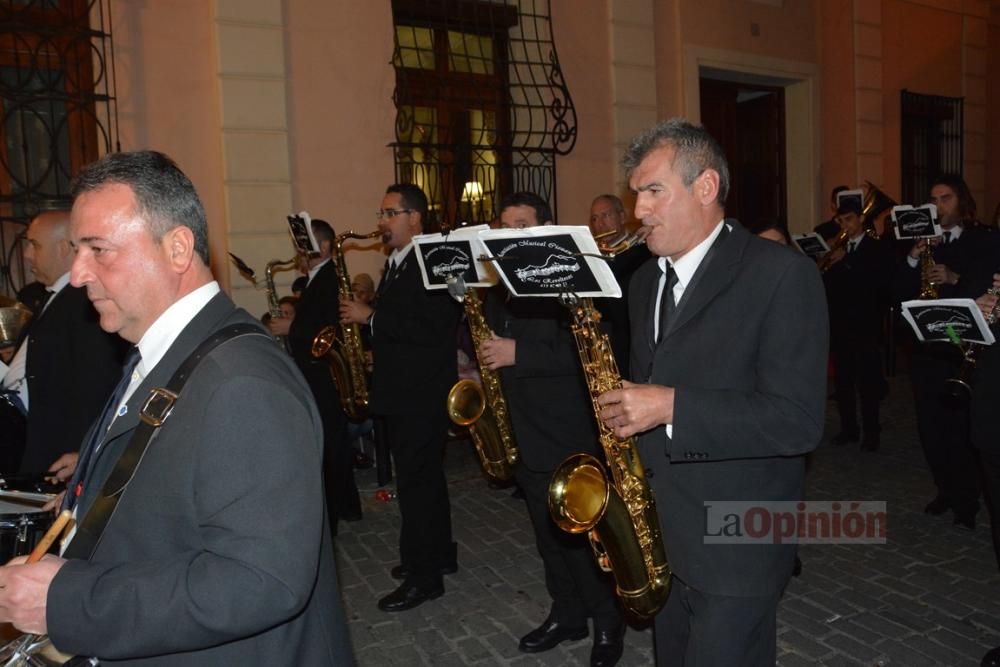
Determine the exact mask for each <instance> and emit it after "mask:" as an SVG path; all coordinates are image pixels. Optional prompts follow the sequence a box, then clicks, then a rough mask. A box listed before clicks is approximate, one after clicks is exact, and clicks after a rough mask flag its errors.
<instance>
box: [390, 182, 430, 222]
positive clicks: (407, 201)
mask: <svg viewBox="0 0 1000 667" xmlns="http://www.w3.org/2000/svg"><path fill="white" fill-rule="evenodd" d="M385 193H386V194H387V195H389V194H393V193H396V194H398V195H399V200H400V201H401V202H403V206H405V207H406V208H411V209H413V210H414V211H416V212H417V213H419V214H420V227H421V229H422V230H423V231H427V224H428V222H429V221H428V220H427V195H426V194H424V191H423V190H421V189H420V187H419V186H416V185H414V184H413V183H393V184H392V185H390V186H389V187H387V188H386V189H385Z"/></svg>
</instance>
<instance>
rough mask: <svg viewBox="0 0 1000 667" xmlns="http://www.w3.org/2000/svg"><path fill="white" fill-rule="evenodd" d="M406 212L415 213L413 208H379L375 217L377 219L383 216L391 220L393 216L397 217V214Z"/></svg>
mask: <svg viewBox="0 0 1000 667" xmlns="http://www.w3.org/2000/svg"><path fill="white" fill-rule="evenodd" d="M404 213H413V209H412V208H384V209H379V210H377V211H375V219H376V220H382V219H383V218H387V219H389V220H391V219H392V218H395V217H396V216H397V215H403V214H404Z"/></svg>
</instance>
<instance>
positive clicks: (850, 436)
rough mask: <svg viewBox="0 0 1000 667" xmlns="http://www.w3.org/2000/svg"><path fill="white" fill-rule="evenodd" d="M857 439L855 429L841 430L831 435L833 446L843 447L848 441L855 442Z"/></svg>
mask: <svg viewBox="0 0 1000 667" xmlns="http://www.w3.org/2000/svg"><path fill="white" fill-rule="evenodd" d="M857 441H858V432H857V431H841V432H840V433H838V434H837V435H835V436H833V441H832V442H833V446H834V447H843V446H844V445H846V444H847V443H849V442H857Z"/></svg>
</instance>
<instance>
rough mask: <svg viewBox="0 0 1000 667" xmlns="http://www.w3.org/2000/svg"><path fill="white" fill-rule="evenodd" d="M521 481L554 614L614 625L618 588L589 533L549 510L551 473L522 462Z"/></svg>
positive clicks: (573, 622) (564, 619)
mask: <svg viewBox="0 0 1000 667" xmlns="http://www.w3.org/2000/svg"><path fill="white" fill-rule="evenodd" d="M515 477H516V478H517V483H518V484H519V485H520V486H521V490H523V491H524V497H525V501H526V502H527V504H528V515H529V517H530V518H531V525H532V527H533V528H534V529H535V544H536V546H537V547H538V553H539V555H540V556H541V557H542V564H543V565H544V568H545V587H546V588H547V589H548V591H549V595H550V596H551V597H552V610H551V612H550V616H551V618H552V619H553V620H555V621H557V622H559V623H562V624H564V625H566V626H568V627H582V626H585V625H586V624H587V619H588V618H593V619H594V629H595V630H613V629H615V628H617V627H618V626H619V624H620V623H621V612H620V611H619V610H618V605H617V603H616V601H615V596H614V592H613V586H614V579H613V577H612V576H611V575H610V574H605V573H602V572H601V571H600V569H599V568H598V567H597V562H596V560H595V559H594V553H593V550H592V549H591V548H590V544H589V540H588V539H587V536H586V535H570V534H569V533H567V532H565V531H563V530H561V529H560V528H559V527H558V526H557V525H556V524H555V523H554V522H553V521H552V517H551V516H550V515H549V504H548V493H549V480H550V479H551V477H552V473H551V472H535V471H532V470H528V469H527V468H525V467H524V466H523V465H519V466H518V467H517V469H516V471H515Z"/></svg>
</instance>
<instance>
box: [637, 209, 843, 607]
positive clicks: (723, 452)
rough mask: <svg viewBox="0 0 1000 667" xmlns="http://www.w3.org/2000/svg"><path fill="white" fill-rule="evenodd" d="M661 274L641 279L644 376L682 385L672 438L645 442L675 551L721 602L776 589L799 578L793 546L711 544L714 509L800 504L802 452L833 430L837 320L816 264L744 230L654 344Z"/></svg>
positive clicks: (706, 268) (697, 583) (677, 561)
mask: <svg viewBox="0 0 1000 667" xmlns="http://www.w3.org/2000/svg"><path fill="white" fill-rule="evenodd" d="M659 276H660V271H659V268H658V266H657V265H656V262H649V263H647V264H645V265H643V267H642V268H640V269H639V270H638V271H637V272H636V274H635V275H634V276H633V278H632V284H631V289H630V295H629V298H630V302H629V311H630V319H631V321H632V350H631V354H632V362H631V371H632V377H633V379H634V380H635V381H637V382H651V383H653V384H659V385H666V386H669V387H675V388H676V394H675V399H674V421H673V438H667V435H666V431H665V429H664V428H662V427H658V428H655V429H653V430H651V431H647V432H646V433H643V434H642V435H641V437H640V440H639V447H640V452H641V456H642V460H643V463H644V464H645V465H646V466H647V467H648V468H649V469H650V470H651V472H652V477H651V479H650V483H651V485H652V487H653V490H654V492H655V495H656V501H657V505H658V510H659V516H660V524H661V528H662V531H663V539H664V544H665V546H666V550H667V556H668V558H669V560H670V564H671V567H672V568H673V571H674V573H675V574H676V575H677V576H678V577H679V578H680V579H682V580H683V581H685V582H686V583H687V584H688V585H690V586H692V587H694V588H696V589H698V590H701V591H704V592H707V593H714V594H719V595H769V594H773V593H775V592H777V591H778V590H780V589H781V587H782V586H783V585H784V584H785V582H787V580H788V577H789V576H790V574H791V569H792V561H793V558H794V555H795V549H794V547H791V546H768V545H746V544H742V545H736V544H705V543H704V538H705V533H706V530H707V529H709V528H711V527H709V526H706V519H705V517H706V507H705V503H706V502H711V501H740V502H746V503H748V504H750V505H752V504H757V503H760V502H767V501H783V500H784V501H794V500H799V499H800V498H801V497H802V491H803V477H804V470H805V466H804V461H805V457H804V456H803V455H804V454H806V453H807V452H809V451H811V450H813V449H814V448H815V447H816V445H817V444H818V443H819V440H820V438H821V436H822V433H823V421H824V407H825V399H826V360H827V342H828V341H827V339H828V328H827V315H826V302H825V299H824V295H823V286H822V283H821V280H820V276H819V272H818V271H817V270H816V266H815V264H814V263H813V262H811V261H810V260H809V259H807V258H806V257H805V256H803V255H800V254H798V253H795V252H793V251H791V250H789V249H787V248H783V247H781V246H779V245H778V244H775V243H773V242H771V241H764V240H761V239H758V238H755V237H753V236H751V235H750V234H749V233H748V232H747V231H746V230H745V229H744V228H743V227H741V226H739V225H735V226H734V227H733V230H732V231H731V232H730V233H729V234H728V235H727V236H726V237H725V238H724V239H722V240H721V242H719V243H717V244H716V246H715V248H714V249H713V250H712V252H711V253H710V254H709V256H708V257H706V259H705V261H704V262H702V265H701V267H700V268H699V270H698V272H697V273H696V274H695V278H694V279H693V280H692V281H691V284H689V285H688V286H687V287H686V289H685V292H684V296H683V297H682V299H681V301H680V303H678V304H677V307H676V309H675V310H674V312H673V313H672V314H671V319H670V322H669V324H668V326H667V331H666V332H665V334H664V335H663V336H662V337H661V339H660V342H659V344H655V345H654V343H653V340H652V323H651V318H652V314H653V301H654V299H655V296H656V287H657V281H658V280H659Z"/></svg>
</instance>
